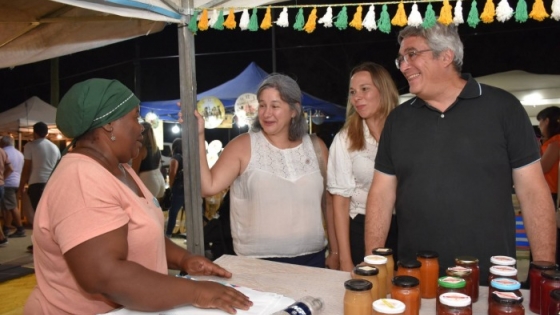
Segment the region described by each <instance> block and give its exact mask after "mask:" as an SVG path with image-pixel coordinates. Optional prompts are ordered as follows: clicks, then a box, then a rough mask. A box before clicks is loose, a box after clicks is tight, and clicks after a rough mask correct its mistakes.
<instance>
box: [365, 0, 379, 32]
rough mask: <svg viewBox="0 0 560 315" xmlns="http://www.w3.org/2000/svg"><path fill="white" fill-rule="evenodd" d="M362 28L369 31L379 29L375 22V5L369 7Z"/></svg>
mask: <svg viewBox="0 0 560 315" xmlns="http://www.w3.org/2000/svg"><path fill="white" fill-rule="evenodd" d="M362 26H363V27H365V28H366V29H367V30H368V31H370V32H371V30H376V29H377V23H376V22H375V8H374V7H373V4H372V5H371V6H370V7H369V10H368V12H367V14H366V17H364V21H363V22H362Z"/></svg>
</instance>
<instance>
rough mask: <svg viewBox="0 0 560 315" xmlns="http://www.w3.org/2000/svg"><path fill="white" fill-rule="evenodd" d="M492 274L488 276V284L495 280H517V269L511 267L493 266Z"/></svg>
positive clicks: (491, 268)
mask: <svg viewBox="0 0 560 315" xmlns="http://www.w3.org/2000/svg"><path fill="white" fill-rule="evenodd" d="M489 270H490V272H489V274H488V283H490V282H492V279H494V278H510V279H513V280H518V279H517V269H515V267H511V266H500V265H496V266H492V267H490V269H489Z"/></svg>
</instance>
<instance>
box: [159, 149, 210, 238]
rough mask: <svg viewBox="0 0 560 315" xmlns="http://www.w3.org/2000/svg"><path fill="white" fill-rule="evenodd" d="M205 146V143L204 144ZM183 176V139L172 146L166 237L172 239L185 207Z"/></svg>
mask: <svg viewBox="0 0 560 315" xmlns="http://www.w3.org/2000/svg"><path fill="white" fill-rule="evenodd" d="M203 144H204V143H203ZM183 182H184V175H183V144H182V142H181V138H177V139H175V140H173V143H172V144H171V161H170V162H169V187H171V206H170V207H169V213H168V216H167V228H166V229H165V235H166V236H167V237H171V236H172V235H173V229H175V225H176V224H177V215H178V214H179V210H181V208H183V207H184V206H185V188H184V184H183Z"/></svg>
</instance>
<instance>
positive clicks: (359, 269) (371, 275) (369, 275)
mask: <svg viewBox="0 0 560 315" xmlns="http://www.w3.org/2000/svg"><path fill="white" fill-rule="evenodd" d="M378 273H379V269H377V268H375V267H371V266H367V265H361V266H356V267H354V269H353V270H352V279H363V280H367V281H369V282H371V298H372V299H373V300H374V301H375V300H377V299H379V280H378V279H377V274H378Z"/></svg>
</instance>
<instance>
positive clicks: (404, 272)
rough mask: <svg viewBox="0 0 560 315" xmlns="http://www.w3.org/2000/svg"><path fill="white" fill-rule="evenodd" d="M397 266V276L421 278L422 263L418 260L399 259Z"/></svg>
mask: <svg viewBox="0 0 560 315" xmlns="http://www.w3.org/2000/svg"><path fill="white" fill-rule="evenodd" d="M397 266H398V267H397V272H396V275H397V276H411V277H414V278H416V279H418V280H420V267H421V266H422V264H421V263H420V262H419V261H418V260H416V259H409V260H399V262H398V263H397Z"/></svg>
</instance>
